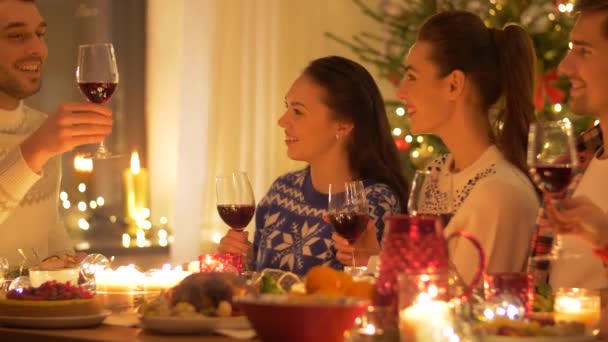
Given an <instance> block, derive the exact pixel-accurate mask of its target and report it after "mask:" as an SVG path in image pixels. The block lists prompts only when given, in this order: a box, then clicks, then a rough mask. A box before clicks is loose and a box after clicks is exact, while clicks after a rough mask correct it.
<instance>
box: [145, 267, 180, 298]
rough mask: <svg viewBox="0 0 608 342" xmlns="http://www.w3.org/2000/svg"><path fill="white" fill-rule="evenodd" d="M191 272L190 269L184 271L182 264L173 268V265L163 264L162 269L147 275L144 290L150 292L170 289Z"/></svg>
mask: <svg viewBox="0 0 608 342" xmlns="http://www.w3.org/2000/svg"><path fill="white" fill-rule="evenodd" d="M191 274H192V272H190V271H183V270H182V267H181V266H177V267H176V268H174V269H171V265H169V264H166V265H163V267H162V269H160V270H156V271H152V272H150V273H149V274H148V276H146V278H145V280H144V290H145V291H149V292H150V291H154V292H157V291H160V290H165V291H166V290H169V289H170V288H172V287H174V286H175V285H177V284H179V283H180V282H181V281H182V280H183V279H184V278H186V277H187V276H189V275H191Z"/></svg>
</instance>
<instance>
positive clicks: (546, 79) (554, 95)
mask: <svg viewBox="0 0 608 342" xmlns="http://www.w3.org/2000/svg"><path fill="white" fill-rule="evenodd" d="M558 78H559V77H558V75H557V71H556V70H555V69H553V70H551V71H549V72H547V73H546V74H545V75H544V76H542V78H541V79H540V80H539V82H538V84H537V86H536V95H535V99H534V106H535V107H536V110H538V111H540V110H542V109H543V107H544V105H545V100H547V99H548V100H549V102H550V103H551V104H556V103H560V102H562V101H563V100H564V92H563V91H562V90H561V89H559V88H557V87H556V86H555V82H557V79H558Z"/></svg>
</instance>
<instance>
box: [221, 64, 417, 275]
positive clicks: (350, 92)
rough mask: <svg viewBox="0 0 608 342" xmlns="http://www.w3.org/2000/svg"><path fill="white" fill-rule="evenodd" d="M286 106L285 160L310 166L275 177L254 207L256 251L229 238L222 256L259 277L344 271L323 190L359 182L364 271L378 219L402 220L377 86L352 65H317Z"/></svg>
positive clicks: (401, 196)
mask: <svg viewBox="0 0 608 342" xmlns="http://www.w3.org/2000/svg"><path fill="white" fill-rule="evenodd" d="M285 106H286V110H285V113H284V114H283V115H282V116H281V117H280V119H279V126H281V127H282V128H283V129H284V131H285V143H286V145H287V155H288V156H289V157H290V158H291V159H294V160H300V161H305V162H307V163H308V166H307V167H306V168H304V169H302V170H299V171H295V172H290V173H287V174H285V175H283V176H281V177H279V178H278V179H277V180H276V181H275V182H274V183H273V184H272V186H271V187H270V189H269V190H268V193H267V194H266V195H265V196H264V198H262V200H261V201H260V202H259V204H258V207H257V210H256V231H255V236H254V241H253V244H251V243H249V241H248V240H247V232H237V231H234V230H230V231H229V232H228V233H227V234H226V236H224V238H223V239H222V241H221V243H220V246H219V250H220V251H222V252H230V253H237V254H241V255H244V256H246V257H248V258H249V260H251V262H252V264H253V267H254V268H255V269H256V270H262V269H264V268H275V269H282V270H286V271H291V272H293V273H296V274H299V275H303V274H305V273H306V272H307V271H308V270H309V269H310V268H311V267H313V266H316V265H330V266H332V267H334V268H336V269H341V268H342V267H343V263H342V262H341V261H345V262H346V261H347V260H348V262H351V259H350V253H349V254H348V255H347V257H345V258H344V259H342V258H341V259H338V256H337V255H336V250H335V248H334V243H333V241H332V232H333V228H332V226H331V225H330V224H329V223H327V222H325V221H324V220H323V216H324V215H325V214H326V212H327V199H328V195H327V193H328V188H329V185H330V184H332V186H333V187H340V186H342V187H343V184H344V183H345V182H346V181H351V180H363V182H364V185H365V193H366V197H367V201H368V210H369V216H370V222H369V225H368V229H367V230H366V231H365V233H364V234H363V236H361V237H360V238H359V240H358V241H357V243H356V244H355V247H357V246H358V247H359V248H357V249H356V250H357V253H356V258H357V259H356V260H357V261H358V263H359V264H364V263H366V262H367V259H368V257H369V255H370V254H375V253H377V251H378V249H379V241H381V238H382V235H383V230H384V222H383V217H384V216H386V215H388V214H393V213H400V212H403V211H404V205H405V203H406V199H407V183H406V181H405V179H404V178H403V175H402V173H401V170H400V166H399V160H398V156H397V149H396V146H395V143H394V141H393V138H392V135H391V131H390V125H389V123H388V118H387V116H386V110H385V108H384V102H383V99H382V97H381V95H380V91H379V89H378V87H377V85H376V83H375V82H374V80H373V78H372V77H371V75H370V74H369V72H368V71H367V70H365V68H364V67H362V66H361V65H359V64H357V63H355V62H353V61H350V60H348V59H346V58H342V57H337V56H330V57H325V58H320V59H317V60H314V61H313V62H311V63H310V64H309V65H308V67H307V68H306V69H305V70H304V72H303V73H302V75H301V76H300V77H298V79H296V80H295V82H294V83H293V85H292V86H291V88H290V89H289V91H288V92H287V95H286V96H285ZM338 190H340V189H339V188H338ZM343 256H344V255H343Z"/></svg>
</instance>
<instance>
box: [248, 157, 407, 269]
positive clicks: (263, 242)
mask: <svg viewBox="0 0 608 342" xmlns="http://www.w3.org/2000/svg"><path fill="white" fill-rule="evenodd" d="M364 184H365V190H366V191H365V192H366V196H367V202H368V206H369V216H370V219H371V220H373V221H374V222H375V224H376V234H377V238H378V241H382V235H383V233H384V220H383V218H384V217H385V216H386V215H391V214H396V213H399V212H400V211H401V210H400V205H399V199H398V198H397V195H396V194H395V192H394V191H393V190H391V189H390V188H389V187H388V186H387V185H386V184H382V183H376V182H373V181H370V180H364ZM327 197H328V196H327V194H322V193H319V192H317V191H316V190H315V189H314V188H313V185H312V180H311V177H310V168H305V169H303V170H300V171H296V172H291V173H287V174H285V175H283V176H281V177H279V178H278V179H277V180H276V181H275V182H274V183H273V184H272V186H271V187H270V190H268V193H267V194H266V196H264V198H263V199H262V200H261V201H260V202H259V204H258V207H257V210H256V217H255V220H256V221H255V223H256V231H255V236H254V240H253V255H254V261H253V263H254V265H253V266H254V269H255V270H257V271H261V270H263V269H265V268H275V269H281V270H285V271H290V272H293V273H295V274H298V275H304V274H306V272H307V271H308V270H309V269H310V268H311V267H313V266H316V265H329V266H331V267H333V268H336V269H342V268H343V265H342V264H341V263H340V262H339V261H338V260H337V259H336V256H335V249H334V247H333V242H332V239H331V233H332V232H333V227H332V226H331V225H330V224H329V223H326V222H325V221H323V215H324V214H325V213H326V212H327V199H328V198H327Z"/></svg>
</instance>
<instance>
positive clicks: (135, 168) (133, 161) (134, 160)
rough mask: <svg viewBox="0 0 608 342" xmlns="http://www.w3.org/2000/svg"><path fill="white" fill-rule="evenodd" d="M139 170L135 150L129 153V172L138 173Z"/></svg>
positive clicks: (137, 156) (137, 155) (137, 154)
mask: <svg viewBox="0 0 608 342" xmlns="http://www.w3.org/2000/svg"><path fill="white" fill-rule="evenodd" d="M140 171H141V167H140V165H139V153H137V151H133V153H131V173H132V174H134V175H138V174H139V172H140Z"/></svg>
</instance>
